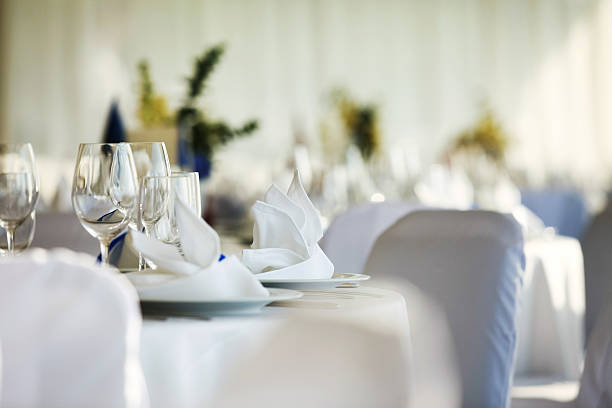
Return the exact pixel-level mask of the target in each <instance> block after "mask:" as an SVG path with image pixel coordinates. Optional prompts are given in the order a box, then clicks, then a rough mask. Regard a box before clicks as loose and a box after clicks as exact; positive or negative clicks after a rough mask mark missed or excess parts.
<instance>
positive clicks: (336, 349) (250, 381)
mask: <svg viewBox="0 0 612 408" xmlns="http://www.w3.org/2000/svg"><path fill="white" fill-rule="evenodd" d="M254 343H256V344H254V345H253V348H252V350H251V351H249V352H248V353H246V354H247V355H244V356H243V357H242V358H241V359H239V360H238V361H240V363H238V364H236V365H235V366H234V367H233V370H232V374H231V375H229V376H227V378H228V380H227V381H224V382H223V383H222V384H221V386H220V387H219V391H218V393H217V394H216V396H215V400H214V402H213V403H212V404H211V405H210V406H211V407H215V408H244V407H251V408H287V407H291V408H312V407H317V408H361V407H363V408H371V407H377V408H401V407H406V406H407V390H408V376H407V353H406V347H407V344H405V343H403V342H402V341H401V340H400V338H399V337H397V336H393V335H390V334H388V333H383V332H378V331H372V330H369V329H366V328H365V327H362V326H353V325H351V324H348V323H346V322H341V321H338V320H327V319H317V320H314V319H307V318H296V319H292V320H286V321H285V322H284V323H282V324H279V326H278V327H277V329H276V330H272V331H271V332H270V335H269V336H266V337H265V338H264V339H259V340H258V341H254Z"/></svg>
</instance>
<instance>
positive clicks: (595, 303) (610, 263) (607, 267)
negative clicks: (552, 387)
mask: <svg viewBox="0 0 612 408" xmlns="http://www.w3.org/2000/svg"><path fill="white" fill-rule="evenodd" d="M610 245H612V206H608V207H607V208H606V209H605V210H604V211H603V212H601V213H600V214H598V215H597V216H596V217H595V218H593V220H592V222H591V224H590V225H589V227H588V228H587V230H586V232H585V234H584V236H583V238H582V253H583V257H584V285H585V291H586V314H585V326H586V339H587V343H588V338H589V337H590V333H591V331H592V330H593V327H594V326H595V321H596V320H597V316H598V314H599V313H600V312H601V311H602V309H603V307H604V306H605V304H606V302H607V301H608V300H609V299H612V251H610Z"/></svg>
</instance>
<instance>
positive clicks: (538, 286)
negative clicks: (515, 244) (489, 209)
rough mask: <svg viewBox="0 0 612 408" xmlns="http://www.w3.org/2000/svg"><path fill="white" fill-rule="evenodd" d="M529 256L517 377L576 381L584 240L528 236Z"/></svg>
mask: <svg viewBox="0 0 612 408" xmlns="http://www.w3.org/2000/svg"><path fill="white" fill-rule="evenodd" d="M525 259H526V267H525V275H524V276H523V290H522V291H521V296H520V311H519V319H518V322H517V324H518V349H517V359H516V370H515V372H516V377H552V378H556V379H563V380H577V379H579V378H580V373H581V371H582V361H583V355H584V313H585V290H584V264H583V260H582V249H581V247H580V243H579V242H578V240H576V239H574V238H570V237H564V236H559V235H554V236H539V237H532V238H527V239H526V240H525ZM516 377H515V378H516Z"/></svg>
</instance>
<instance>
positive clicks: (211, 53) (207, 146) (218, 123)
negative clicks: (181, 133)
mask: <svg viewBox="0 0 612 408" xmlns="http://www.w3.org/2000/svg"><path fill="white" fill-rule="evenodd" d="M224 53H225V46H224V45H223V44H217V45H215V46H213V47H210V48H208V49H207V50H205V51H204V53H203V54H202V55H201V56H199V57H197V58H196V59H195V62H194V67H193V74H192V76H190V77H188V78H187V94H186V96H185V99H184V101H183V105H182V106H181V107H180V108H179V109H178V111H177V112H176V116H175V118H173V117H172V115H170V114H169V113H168V108H167V105H166V100H165V99H164V98H163V97H162V96H159V95H157V94H156V93H155V90H154V87H153V81H152V80H151V75H150V72H149V64H148V62H147V61H146V60H142V61H141V62H140V63H139V64H138V74H139V78H140V83H139V90H140V98H139V102H140V106H139V107H138V118H139V119H140V121H141V122H142V124H143V125H144V126H146V127H152V126H156V125H167V124H169V123H171V122H172V121H173V120H176V123H177V125H178V126H179V127H180V126H184V125H186V126H188V127H189V130H190V137H191V141H190V142H191V146H192V148H193V150H194V151H195V152H196V153H200V154H203V155H205V156H206V157H208V158H209V159H211V158H212V156H213V154H214V151H215V148H216V147H217V146H220V145H223V144H225V143H227V142H229V141H230V140H232V139H234V138H236V137H242V136H246V135H249V134H251V133H253V132H255V131H256V130H257V128H258V127H259V124H258V122H257V121H256V120H249V121H247V122H245V123H244V124H242V125H241V126H238V127H232V126H230V125H229V124H227V123H226V122H224V121H222V120H212V119H210V118H209V117H208V116H207V115H205V113H204V111H203V110H202V109H200V108H198V107H197V102H198V99H199V98H200V97H201V96H202V94H203V92H204V90H205V89H206V83H207V81H208V79H209V78H210V76H211V74H212V73H213V71H214V70H215V68H216V67H217V65H218V64H219V63H220V62H221V59H222V58H223V55H224Z"/></svg>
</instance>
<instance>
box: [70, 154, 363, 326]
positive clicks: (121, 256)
mask: <svg viewBox="0 0 612 408" xmlns="http://www.w3.org/2000/svg"><path fill="white" fill-rule="evenodd" d="M103 178H107V179H108V180H107V181H105V180H103ZM102 181H103V182H102ZM96 189H99V190H96ZM92 190H93V194H92ZM200 197H201V193H200V182H199V177H198V173H196V172H173V171H171V170H170V168H169V166H168V159H167V154H166V149H165V146H164V144H163V143H149V144H147V143H138V144H135V145H134V146H132V144H116V145H113V144H98V145H96V144H89V145H81V147H80V149H79V153H78V157H77V165H76V169H75V181H74V184H73V205H74V208H75V211H76V214H77V216H78V218H79V220H80V221H81V223H82V224H83V227H84V228H85V229H86V230H87V231H88V232H89V233H90V234H91V235H93V236H95V237H97V238H98V239H99V241H100V248H101V254H100V257H99V260H100V262H102V263H113V264H115V265H116V266H117V267H118V268H119V270H120V271H121V272H122V273H124V274H125V276H126V277H127V278H128V279H129V280H130V282H131V283H132V284H133V285H134V287H135V288H136V290H137V292H138V296H139V298H140V302H141V307H142V311H143V313H144V314H145V315H147V314H156V315H159V314H162V313H168V314H171V315H187V316H188V315H193V316H224V315H242V314H252V313H257V312H259V311H261V309H262V307H264V306H266V305H268V304H270V303H273V302H279V301H288V300H294V299H297V298H299V297H301V296H302V292H300V290H329V289H334V288H336V287H338V286H342V285H350V287H356V286H357V285H358V284H359V283H361V282H363V281H366V280H368V279H369V276H367V275H364V274H351V273H334V265H333V264H332V262H331V261H330V260H329V258H328V257H327V256H326V255H325V253H324V252H323V250H322V249H321V248H320V246H319V245H318V241H319V240H320V239H321V237H322V236H323V229H322V225H321V221H320V216H319V212H318V210H317V209H316V208H315V206H314V205H313V203H312V201H311V200H310V198H309V197H308V194H307V193H306V191H305V189H304V187H303V185H302V181H301V179H300V174H299V172H298V171H297V170H295V171H294V175H293V180H292V182H291V184H290V186H289V188H288V190H287V192H286V193H284V192H282V191H281V190H280V189H279V188H278V187H277V186H276V185H272V186H271V187H270V188H269V189H268V191H267V192H266V194H265V196H264V200H262V201H256V202H255V204H253V206H252V208H251V214H252V216H253V218H254V227H253V243H252V245H251V248H249V249H244V250H243V251H242V256H241V259H238V257H236V256H234V255H230V256H226V255H224V254H223V252H222V248H221V246H220V238H219V235H218V234H217V232H216V231H215V230H214V229H213V228H212V227H211V226H210V225H208V224H207V223H206V221H204V220H203V219H202V217H201V216H200V215H199V214H201V199H200ZM126 229H127V232H124V230H126ZM136 260H137V261H138V268H135V267H134V266H133V265H134V263H135V262H136Z"/></svg>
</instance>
